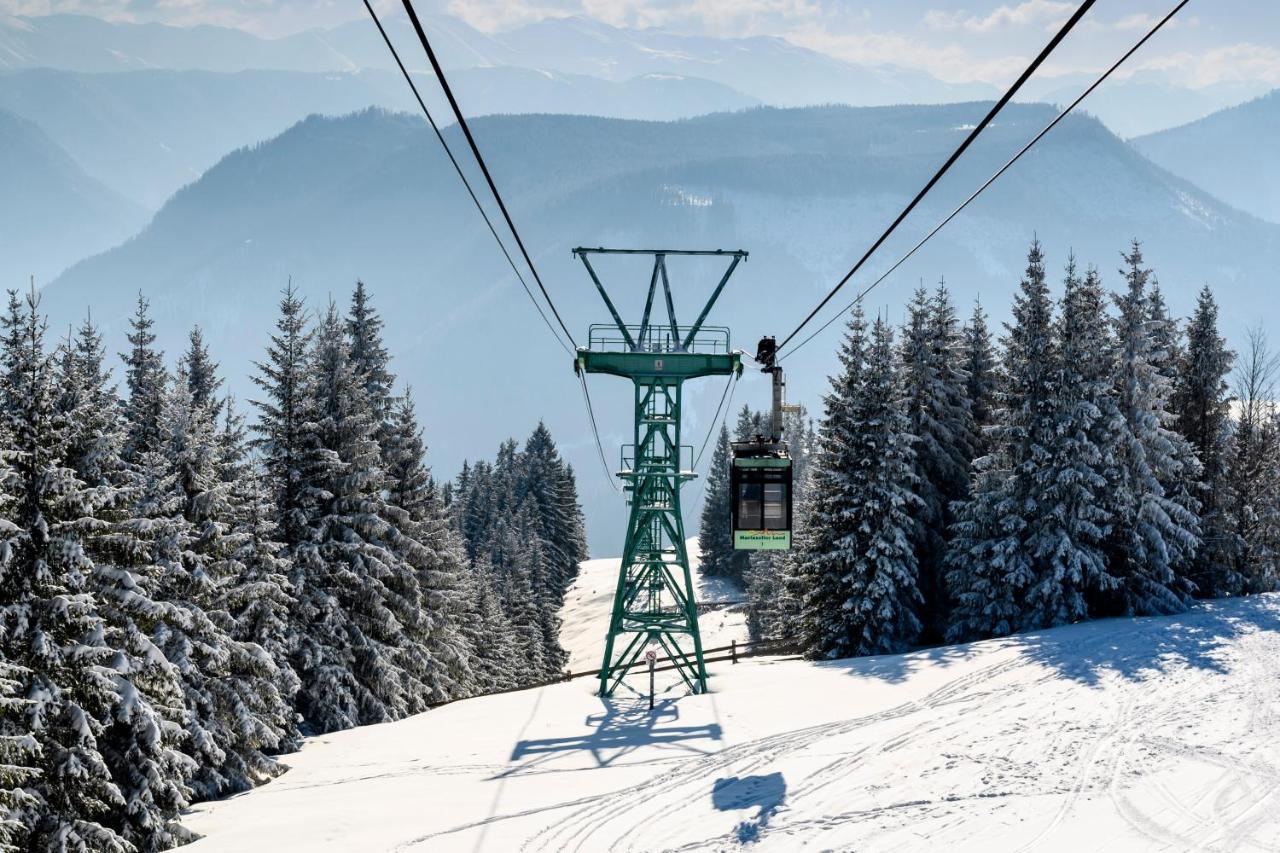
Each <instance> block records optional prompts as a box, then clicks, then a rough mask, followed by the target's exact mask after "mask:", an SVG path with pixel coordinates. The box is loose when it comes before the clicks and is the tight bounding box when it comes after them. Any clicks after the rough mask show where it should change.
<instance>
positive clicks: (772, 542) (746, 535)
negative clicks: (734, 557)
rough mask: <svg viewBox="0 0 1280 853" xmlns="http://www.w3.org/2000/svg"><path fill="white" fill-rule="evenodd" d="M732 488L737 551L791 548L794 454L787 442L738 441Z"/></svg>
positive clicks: (735, 446) (734, 533)
mask: <svg viewBox="0 0 1280 853" xmlns="http://www.w3.org/2000/svg"><path fill="white" fill-rule="evenodd" d="M730 490H731V492H730V493H731V494H732V496H733V510H732V515H733V547H734V550H737V551H781V550H786V549H787V548H790V547H791V457H790V456H789V455H788V454H787V451H786V445H785V444H782V443H773V442H735V443H734V445H733V462H732V470H731V472H730Z"/></svg>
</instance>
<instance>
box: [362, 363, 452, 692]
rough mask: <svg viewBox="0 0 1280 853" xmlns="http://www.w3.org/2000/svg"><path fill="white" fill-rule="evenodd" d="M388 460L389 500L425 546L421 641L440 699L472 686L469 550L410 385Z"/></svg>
mask: <svg viewBox="0 0 1280 853" xmlns="http://www.w3.org/2000/svg"><path fill="white" fill-rule="evenodd" d="M383 453H384V456H385V458H386V460H387V472H386V473H387V477H388V482H389V487H388V502H389V503H390V504H391V505H392V506H394V507H398V508H399V509H400V510H401V511H402V512H403V513H404V514H405V516H404V519H403V521H402V524H403V525H404V527H405V529H406V531H407V533H408V535H409V536H410V537H411V538H412V539H413V540H414V541H415V542H416V543H418V544H419V545H420V546H421V548H420V549H418V548H415V549H412V550H411V551H410V554H409V556H410V557H411V558H412V561H413V565H414V568H415V570H416V571H417V575H418V583H419V586H420V589H421V595H422V606H423V616H424V619H425V620H426V621H425V622H424V623H423V624H422V630H421V635H420V639H419V642H420V643H421V645H422V651H423V664H424V666H423V671H422V672H421V673H420V674H419V678H420V679H421V681H422V682H423V683H424V684H425V685H426V687H427V690H428V694H427V701H429V702H442V701H445V700H447V699H454V698H457V697H459V696H462V695H466V694H468V693H470V692H472V691H473V690H474V687H475V675H474V673H473V671H472V665H471V661H470V660H468V658H469V650H468V648H467V641H466V637H465V636H464V634H463V632H462V629H461V625H462V622H463V621H464V620H465V619H466V618H467V606H468V605H467V600H466V597H467V578H466V574H467V572H468V569H467V566H466V552H465V550H464V548H463V546H462V542H461V540H460V537H459V536H458V534H457V532H456V531H455V530H454V529H453V527H452V526H451V525H450V524H449V519H448V518H447V516H446V514H445V509H444V505H443V504H442V502H441V500H440V495H439V491H438V490H437V489H436V488H435V487H434V485H433V483H432V480H431V472H430V469H428V467H427V464H426V445H425V444H424V442H423V440H422V432H421V430H420V428H419V426H418V420H417V415H416V413H415V411H414V405H413V396H412V393H411V391H409V390H408V389H406V391H405V393H404V395H403V396H402V397H400V398H399V399H398V400H397V401H396V403H395V405H394V408H393V409H392V411H391V419H390V424H389V429H388V432H387V445H386V447H385V448H384V451H383Z"/></svg>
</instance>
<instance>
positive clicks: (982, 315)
mask: <svg viewBox="0 0 1280 853" xmlns="http://www.w3.org/2000/svg"><path fill="white" fill-rule="evenodd" d="M961 334H962V336H963V338H964V357H963V360H962V362H961V364H962V366H963V368H964V371H965V373H966V374H967V375H968V379H967V380H966V391H967V393H966V396H967V397H968V398H969V412H970V415H971V417H972V418H973V428H974V458H977V457H978V456H981V455H983V454H984V453H985V452H986V447H987V441H986V431H987V429H988V428H989V427H990V426H991V423H992V412H993V410H994V408H995V406H996V389H997V387H998V385H999V376H998V373H999V363H998V360H997V359H996V353H995V349H994V348H993V347H992V345H991V333H990V332H989V331H988V330H987V315H986V312H985V311H983V310H982V305H981V303H979V302H976V301H975V302H974V303H973V314H972V315H971V316H970V317H969V321H968V322H967V323H965V325H964V329H963V330H962V333H961Z"/></svg>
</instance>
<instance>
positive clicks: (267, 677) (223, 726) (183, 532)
mask: <svg viewBox="0 0 1280 853" xmlns="http://www.w3.org/2000/svg"><path fill="white" fill-rule="evenodd" d="M177 380H178V381H177V382H175V384H174V388H173V391H172V393H171V394H170V395H168V397H167V399H166V400H165V405H164V408H163V411H162V416H161V422H160V425H159V427H160V430H159V439H160V442H161V443H160V446H159V447H158V448H157V449H156V450H155V451H154V452H152V453H149V454H147V455H146V456H144V459H143V465H144V470H145V472H146V477H147V488H146V490H145V491H144V499H143V502H142V505H141V506H142V507H143V509H144V512H146V514H147V515H148V517H149V518H150V519H151V529H152V531H153V534H152V562H153V563H154V565H155V567H156V576H157V579H158V581H159V591H160V595H161V597H162V598H163V599H164V600H165V601H167V602H171V603H172V604H174V605H175V606H176V607H177V608H179V610H180V614H181V618H180V619H173V620H168V621H166V622H164V623H162V624H161V626H160V628H159V630H158V631H157V635H156V641H157V645H158V646H159V647H160V648H161V650H162V651H163V652H164V653H165V656H166V657H168V659H169V660H170V661H171V662H172V663H173V664H174V666H175V667H176V668H177V669H178V671H179V673H180V674H181V676H182V683H183V690H184V694H185V698H186V705H187V709H188V714H189V716H188V720H187V729H188V732H189V735H190V737H189V738H188V744H189V751H190V754H191V756H192V758H193V759H194V760H195V761H196V763H197V765H198V770H197V771H196V773H195V775H194V777H193V779H192V787H193V788H194V790H195V792H196V793H197V795H198V796H200V797H202V798H209V797H218V796H224V795H226V794H228V793H234V792H237V791H243V790H247V789H248V788H250V787H252V786H254V785H256V784H259V783H261V782H263V781H265V780H267V779H270V778H272V777H273V776H276V775H278V774H279V773H280V772H282V770H283V768H282V767H280V766H279V765H278V764H277V763H276V762H275V761H273V760H272V759H270V758H269V757H268V754H269V753H271V752H274V751H276V750H277V749H279V747H280V746H281V744H282V742H285V741H287V740H288V739H289V738H290V737H291V735H292V711H291V709H290V707H289V701H288V700H289V697H287V696H286V695H282V694H281V691H280V689H279V687H280V683H281V676H280V673H279V672H278V670H277V667H276V664H275V662H274V661H273V660H272V658H271V656H270V655H268V654H267V653H266V651H265V650H264V649H262V648H261V647H260V646H258V645H256V644H254V643H249V642H245V641H242V640H238V639H236V638H235V636H234V634H235V631H236V624H235V620H234V618H233V617H232V615H231V613H230V612H229V611H228V602H227V597H226V593H227V587H228V586H230V585H232V584H238V583H239V582H240V578H239V576H238V572H239V571H240V568H241V564H240V562H239V560H238V559H237V558H236V556H237V555H236V551H237V550H238V545H239V543H238V541H237V535H236V532H235V528H236V515H237V507H236V506H235V505H234V504H233V503H232V500H233V495H234V486H235V484H233V483H231V482H228V481H227V480H226V479H225V478H224V476H223V474H224V468H223V462H224V460H223V458H222V453H223V451H224V449H225V445H224V443H223V442H222V441H220V440H219V435H218V427H217V411H218V410H219V409H220V408H221V403H220V401H217V400H213V399H210V398H206V401H205V402H204V403H198V402H197V401H196V399H195V397H194V395H193V393H192V383H190V382H189V381H188V377H187V376H186V375H185V371H183V370H179V372H178V376H177Z"/></svg>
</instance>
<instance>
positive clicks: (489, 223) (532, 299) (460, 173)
mask: <svg viewBox="0 0 1280 853" xmlns="http://www.w3.org/2000/svg"><path fill="white" fill-rule="evenodd" d="M364 7H365V8H366V9H368V10H369V16H370V17H371V18H373V23H374V24H375V25H376V26H377V27H378V32H379V33H380V34H381V35H382V40H383V42H385V43H386V45H387V50H389V51H391V56H392V58H393V59H395V61H396V65H397V66H398V67H399V68H400V73H401V74H403V75H404V80H405V82H406V83H408V84H409V89H410V90H411V91H412V92H413V97H414V98H415V99H416V100H417V102H418V106H419V107H421V108H422V114H423V115H425V116H426V117H427V123H428V124H430V125H431V130H432V131H433V132H434V133H435V135H436V139H438V140H439V141H440V147H441V148H443V149H444V153H445V154H446V155H447V156H448V157H449V162H450V163H451V164H452V165H453V170H454V171H455V172H457V173H458V178H459V179H460V180H461V181H462V185H463V186H464V187H466V189H467V195H469V196H471V202H472V204H474V205H475V206H476V210H478V211H479V212H480V217H481V218H482V219H484V224H485V225H486V226H487V227H488V228H489V233H490V234H492V235H493V239H494V241H495V242H496V243H497V244H498V248H499V249H500V250H501V251H502V256H503V257H504V258H506V259H507V264H508V265H509V266H510V267H511V271H512V272H513V273H515V274H516V279H517V280H518V281H519V282H520V286H521V287H523V288H524V292H525V293H526V294H528V296H529V301H530V302H532V303H533V307H534V308H535V309H536V310H537V312H538V316H540V317H541V318H542V322H544V323H546V324H547V329H548V330H549V331H550V332H551V334H552V336H553V337H554V338H555V339H556V343H558V344H559V345H560V347H561V348H562V349H563V350H564V351H565V352H567V353H569V354H570V355H573V350H572V349H570V348H569V345H568V344H566V343H565V342H564V340H563V339H562V338H561V337H560V333H559V332H557V331H556V329H555V327H554V326H552V325H551V320H550V319H549V318H548V317H547V313H546V312H545V311H543V310H542V305H540V304H539V303H538V298H537V297H536V296H534V295H533V291H532V290H530V289H529V284H528V282H526V281H525V280H524V276H523V275H521V274H520V268H519V267H517V266H516V263H515V261H514V260H513V259H512V258H511V253H510V252H508V251H507V247H506V244H505V243H503V242H502V238H501V237H499V236H498V231H497V229H496V228H494V227H493V221H492V220H490V219H489V214H488V213H487V212H486V211H485V209H484V205H482V204H481V203H480V199H479V198H477V197H476V193H475V190H474V189H472V188H471V181H469V180H467V176H466V174H465V173H464V172H463V171H462V167H461V166H460V165H458V160H457V158H456V157H454V156H453V150H452V149H451V148H450V147H449V143H448V142H446V141H445V138H444V134H443V133H441V132H440V127H439V125H437V124H436V120H435V118H433V117H432V115H431V110H429V109H427V104H426V102H425V101H424V100H423V99H422V95H421V94H420V93H419V92H418V86H417V84H415V83H414V82H413V78H412V77H411V76H410V75H409V70H408V69H407V68H405V65H404V63H403V62H401V61H400V53H399V52H398V51H397V50H396V47H395V45H394V44H393V43H392V42H391V37H390V36H389V35H388V34H387V31H386V29H384V28H383V26H382V21H381V20H380V19H379V18H378V13H377V12H375V11H374V10H373V6H371V5H370V3H369V0H364Z"/></svg>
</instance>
